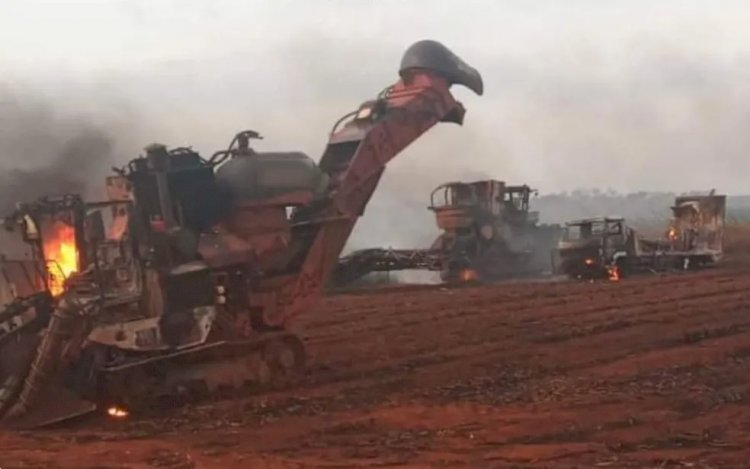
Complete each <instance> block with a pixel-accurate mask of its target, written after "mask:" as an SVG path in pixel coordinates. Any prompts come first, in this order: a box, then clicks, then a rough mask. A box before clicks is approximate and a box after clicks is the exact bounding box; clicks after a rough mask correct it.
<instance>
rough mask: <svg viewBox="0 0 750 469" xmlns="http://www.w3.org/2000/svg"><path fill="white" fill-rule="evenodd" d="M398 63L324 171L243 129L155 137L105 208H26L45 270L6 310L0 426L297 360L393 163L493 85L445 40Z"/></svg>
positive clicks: (201, 394)
mask: <svg viewBox="0 0 750 469" xmlns="http://www.w3.org/2000/svg"><path fill="white" fill-rule="evenodd" d="M399 74H400V80H399V81H398V82H397V83H396V84H394V85H393V86H390V87H388V88H386V89H385V90H384V91H383V92H381V93H380V94H379V95H378V97H377V98H376V99H374V100H371V101H366V102H365V103H363V104H362V105H361V106H360V107H359V108H358V109H357V110H356V111H354V112H352V113H350V114H347V116H345V118H342V119H341V120H339V122H338V123H337V125H336V126H335V127H334V130H333V131H332V133H331V135H330V137H329V140H328V145H327V147H326V149H325V151H324V153H323V155H322V157H321V158H320V161H319V162H318V164H315V162H314V161H313V160H312V159H311V158H309V157H308V156H307V155H305V154H303V153H299V152H257V151H255V150H254V149H253V148H251V146H250V144H249V142H250V140H251V139H254V138H260V136H259V135H258V134H257V133H256V132H253V131H245V132H241V133H239V134H238V135H237V136H236V137H235V138H234V139H233V140H232V142H231V144H230V145H229V147H228V148H227V149H226V150H221V151H218V152H216V153H214V154H213V156H211V157H210V158H204V157H203V156H202V155H200V154H199V153H197V152H196V151H194V150H192V149H191V148H175V149H171V150H169V149H168V148H167V147H165V146H163V145H152V146H150V147H149V148H147V149H146V152H145V155H144V156H141V157H138V158H135V159H133V160H132V161H130V163H129V164H128V165H126V166H125V168H123V169H122V170H119V171H118V172H117V173H116V174H115V175H113V176H112V177H110V178H108V179H107V186H106V187H107V195H108V200H106V201H103V202H87V201H84V200H83V199H82V198H81V197H80V196H78V195H75V194H71V195H64V196H61V197H55V198H53V197H47V198H42V199H40V200H39V201H37V202H34V203H30V204H22V205H20V206H19V208H18V210H17V211H16V212H15V213H13V214H12V215H11V216H9V217H8V218H7V220H6V226H7V227H8V228H10V229H13V230H15V231H16V232H20V235H21V236H22V237H23V239H24V241H25V242H26V243H27V244H28V246H29V249H30V251H31V253H32V257H31V258H30V259H31V260H30V261H27V262H30V264H31V270H32V271H35V272H41V273H42V275H39V276H38V278H32V279H31V285H32V287H31V288H30V290H31V291H25V292H24V294H20V289H18V288H16V290H18V293H17V296H16V297H15V298H14V299H13V300H12V301H10V302H9V303H8V304H6V305H5V307H4V308H3V309H1V310H0V420H2V422H3V423H4V424H6V425H8V426H12V427H24V428H26V427H35V426H39V425H44V424H48V423H51V422H56V421H61V420H65V419H68V418H71V417H74V416H78V415H81V414H85V413H88V412H92V411H94V410H96V409H99V410H102V411H107V412H108V413H109V414H110V415H112V416H115V417H121V416H125V415H127V414H128V412H133V411H148V410H150V409H153V408H161V407H162V406H164V405H170V406H171V405H175V404H178V405H179V404H181V403H185V402H191V401H193V400H199V399H203V398H206V397H214V396H221V395H224V394H226V393H232V392H236V390H238V389H243V388H245V387H247V386H248V385H251V386H252V385H256V386H257V385H263V384H265V383H268V382H270V381H273V380H275V379H276V378H280V377H281V378H283V377H284V376H287V375H289V374H291V373H294V372H295V371H297V370H299V369H300V368H301V367H302V366H303V364H304V358H305V353H304V347H303V344H302V342H301V340H300V339H299V338H298V336H296V335H295V334H293V333H292V332H291V331H290V330H289V328H288V326H289V324H290V321H291V320H292V319H293V318H294V317H295V316H297V315H299V314H301V313H304V312H306V311H308V310H309V309H310V308H311V307H313V306H314V305H315V302H316V301H317V300H318V299H319V298H320V296H321V295H322V292H323V287H324V285H325V284H326V282H327V280H328V278H329V275H330V272H331V271H332V270H333V267H334V265H335V263H336V261H337V259H338V257H339V255H340V253H341V250H342V248H343V246H344V244H345V243H346V240H347V238H348V237H349V234H350V233H351V230H352V228H353V227H354V224H355V223H356V221H357V219H358V218H359V216H361V215H362V213H363V211H364V209H365V207H366V205H367V203H368V201H369V199H370V197H371V196H372V193H373V192H374V190H375V188H376V187H377V185H378V182H379V180H380V178H381V176H382V175H383V172H384V170H385V166H386V164H387V162H388V161H390V160H391V159H392V158H394V157H395V156H396V155H397V154H399V153H400V152H401V151H402V150H403V149H404V148H405V147H407V146H408V145H409V144H411V143H412V142H413V141H414V140H416V139H417V138H419V137H420V136H421V135H422V134H423V133H425V132H426V131H427V130H429V129H430V128H431V127H433V126H434V125H435V124H437V123H439V122H451V123H456V124H459V125H460V124H462V123H463V118H464V113H465V110H464V108H463V106H462V105H461V103H460V102H458V101H456V100H455V99H454V97H453V96H452V94H451V92H450V88H451V86H452V85H454V84H458V85H463V86H466V87H468V88H469V89H471V90H472V91H474V92H475V93H477V94H480V95H481V94H482V92H483V84H482V79H481V76H480V75H479V73H478V72H477V71H476V70H474V69H473V68H471V67H469V66H468V65H467V64H466V63H464V62H463V61H462V60H461V59H459V58H458V57H457V56H455V55H454V54H453V53H452V52H451V51H450V50H448V49H447V48H446V47H445V46H443V45H442V44H440V43H437V42H435V41H420V42H417V43H415V44H414V45H412V46H411V47H410V48H409V49H408V50H407V51H406V52H405V54H404V56H403V59H402V61H401V67H400V70H399ZM22 280H23V279H21V278H20V276H19V278H8V279H6V281H10V282H12V283H17V284H21V283H23V281H22ZM34 285H35V286H34ZM9 290H13V289H9Z"/></svg>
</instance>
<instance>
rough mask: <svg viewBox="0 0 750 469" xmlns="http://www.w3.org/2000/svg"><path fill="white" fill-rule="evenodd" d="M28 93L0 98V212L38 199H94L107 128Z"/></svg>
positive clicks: (108, 162) (108, 141) (108, 154)
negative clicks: (67, 195) (76, 196)
mask: <svg viewBox="0 0 750 469" xmlns="http://www.w3.org/2000/svg"><path fill="white" fill-rule="evenodd" d="M94 119H95V117H93V116H80V115H75V114H74V113H72V112H71V111H70V110H67V109H64V108H63V106H57V105H55V104H54V103H53V102H52V101H50V100H48V99H45V98H43V97H41V96H39V95H37V96H34V95H30V94H29V93H28V92H24V93H18V92H16V93H14V92H11V91H9V90H5V91H3V92H2V93H0V211H1V212H2V214H3V215H5V214H7V213H8V212H10V211H12V210H13V208H14V207H15V205H16V203H18V202H28V201H33V200H34V199H37V198H38V197H40V196H43V195H61V194H65V193H78V194H81V195H83V196H84V197H87V196H94V195H98V194H100V192H101V188H103V181H102V179H101V177H103V175H104V174H105V173H106V171H107V170H108V169H109V168H110V167H111V166H112V164H113V162H114V153H113V152H114V149H115V141H114V138H113V133H112V131H113V129H108V128H105V127H104V126H102V125H99V124H98V123H97V122H95V121H94Z"/></svg>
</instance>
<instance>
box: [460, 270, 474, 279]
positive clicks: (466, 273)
mask: <svg viewBox="0 0 750 469" xmlns="http://www.w3.org/2000/svg"><path fill="white" fill-rule="evenodd" d="M458 276H459V278H460V279H461V281H462V282H471V281H472V280H476V279H477V271H476V270H473V269H463V270H461V273H459V275H458Z"/></svg>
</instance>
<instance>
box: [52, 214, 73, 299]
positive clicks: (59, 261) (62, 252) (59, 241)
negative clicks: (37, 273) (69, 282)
mask: <svg viewBox="0 0 750 469" xmlns="http://www.w3.org/2000/svg"><path fill="white" fill-rule="evenodd" d="M43 244H44V246H43V250H44V260H45V261H46V262H47V271H48V272H49V289H50V293H52V295H54V296H59V295H60V294H62V293H63V290H64V283H65V279H67V278H68V277H69V276H70V274H72V273H73V272H76V271H77V270H78V253H77V252H76V242H75V229H74V228H73V227H72V226H70V225H68V224H67V223H64V222H62V221H55V222H53V223H52V225H51V226H50V227H49V228H48V229H47V230H46V233H45V236H43Z"/></svg>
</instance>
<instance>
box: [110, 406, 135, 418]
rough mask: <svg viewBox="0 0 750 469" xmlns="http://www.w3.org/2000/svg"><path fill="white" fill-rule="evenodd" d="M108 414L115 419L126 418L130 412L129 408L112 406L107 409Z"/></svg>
mask: <svg viewBox="0 0 750 469" xmlns="http://www.w3.org/2000/svg"><path fill="white" fill-rule="evenodd" d="M107 415H109V416H110V417H112V418H114V419H124V418H126V417H128V416H129V415H130V412H128V411H127V409H125V408H123V407H118V406H112V407H110V408H109V409H107Z"/></svg>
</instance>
